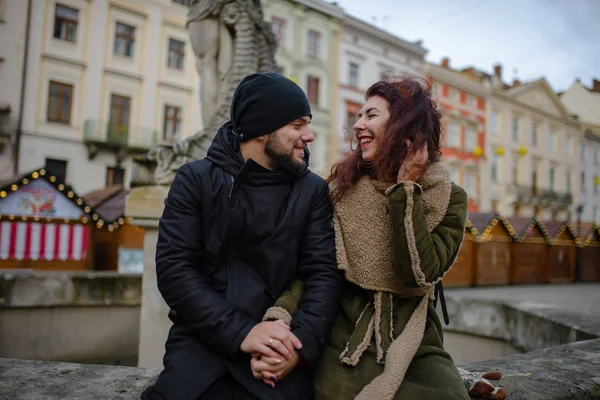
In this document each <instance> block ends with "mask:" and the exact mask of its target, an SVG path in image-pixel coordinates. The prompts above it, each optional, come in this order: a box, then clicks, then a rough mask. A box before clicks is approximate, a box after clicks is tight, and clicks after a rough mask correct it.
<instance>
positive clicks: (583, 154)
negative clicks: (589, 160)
mask: <svg viewBox="0 0 600 400" xmlns="http://www.w3.org/2000/svg"><path fill="white" fill-rule="evenodd" d="M579 153H580V154H581V161H585V145H584V144H583V143H582V144H581V146H580V148H579Z"/></svg>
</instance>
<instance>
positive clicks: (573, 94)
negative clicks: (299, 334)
mask: <svg viewBox="0 0 600 400" xmlns="http://www.w3.org/2000/svg"><path fill="white" fill-rule="evenodd" d="M560 99H561V101H562V103H563V104H564V105H565V107H566V108H567V109H568V110H569V112H570V113H572V114H574V115H576V116H577V117H578V118H579V121H580V122H581V126H582V131H583V137H582V142H581V146H580V148H579V154H578V157H579V185H580V187H579V199H580V200H579V203H578V205H579V206H580V210H581V219H582V220H583V221H595V222H598V223H600V81H599V80H597V79H594V80H593V81H592V85H591V86H590V87H587V86H585V85H584V84H583V83H581V81H579V80H576V81H575V82H573V84H572V85H571V87H569V89H568V90H567V91H566V92H564V93H562V94H561V96H560Z"/></svg>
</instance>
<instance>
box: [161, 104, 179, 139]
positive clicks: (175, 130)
mask: <svg viewBox="0 0 600 400" xmlns="http://www.w3.org/2000/svg"><path fill="white" fill-rule="evenodd" d="M180 132H181V108H180V107H174V106H169V105H165V114H164V122H163V139H165V140H174V139H178V138H179V134H180Z"/></svg>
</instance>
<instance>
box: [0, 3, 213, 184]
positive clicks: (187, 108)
mask: <svg viewBox="0 0 600 400" xmlns="http://www.w3.org/2000/svg"><path fill="white" fill-rule="evenodd" d="M184 3H185V1H184V0H177V1H172V0H94V1H87V0H44V1H39V2H37V1H36V2H35V6H34V7H32V9H31V10H30V17H29V18H30V21H29V25H30V30H29V37H28V41H27V42H28V43H27V63H26V65H25V68H26V79H25V82H26V85H25V87H24V89H25V90H24V92H23V95H24V96H25V97H24V99H25V100H24V102H25V107H24V108H23V115H22V133H21V136H20V152H19V163H18V166H17V167H18V168H17V169H18V172H26V171H30V170H33V169H36V168H40V167H43V166H46V168H47V169H48V170H50V171H52V173H53V174H55V175H57V176H60V177H61V179H64V180H65V181H66V182H67V183H69V184H71V185H72V186H73V187H74V188H75V190H76V191H78V192H80V193H84V192H87V191H90V190H92V189H96V188H101V187H104V186H106V185H111V184H123V185H125V186H128V182H129V175H130V170H131V163H132V161H131V160H132V157H133V156H135V155H136V154H143V153H144V152H146V151H147V150H148V149H149V148H151V147H152V146H154V145H155V144H157V143H159V142H161V141H167V142H168V141H172V140H174V139H178V138H182V137H184V136H186V135H190V134H193V133H194V132H196V131H198V130H200V129H201V128H202V121H201V116H200V115H201V113H200V104H199V88H198V83H199V82H198V76H197V72H196V66H195V62H196V60H195V56H194V54H193V52H192V50H191V46H190V45H189V38H188V33H187V30H186V28H185V24H186V17H187V7H186V6H185V4H184ZM27 4H28V2H27V1H13V2H10V4H5V5H4V7H5V9H6V8H9V7H10V12H14V13H18V14H19V15H26V14H27V12H26V9H27ZM23 10H25V11H23ZM25 24H26V21H25V20H22V21H21V23H20V24H16V25H17V27H19V26H24V25H25ZM15 34H16V33H15ZM9 71H10V73H11V76H6V77H4V76H3V80H4V79H9V80H18V79H19V77H18V75H17V74H16V71H15V70H13V69H10V70H9Z"/></svg>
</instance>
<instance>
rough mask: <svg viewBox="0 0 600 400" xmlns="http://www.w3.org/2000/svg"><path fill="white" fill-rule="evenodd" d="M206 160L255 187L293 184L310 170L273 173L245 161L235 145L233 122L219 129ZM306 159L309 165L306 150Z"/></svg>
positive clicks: (253, 162)
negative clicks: (295, 172)
mask: <svg viewBox="0 0 600 400" xmlns="http://www.w3.org/2000/svg"><path fill="white" fill-rule="evenodd" d="M206 158H207V159H208V160H210V161H211V162H212V163H214V164H215V165H216V166H218V167H219V168H221V169H223V170H225V171H226V172H227V173H229V174H230V175H232V176H233V177H235V180H236V181H244V182H247V183H252V184H254V185H273V184H279V183H286V182H293V181H295V180H296V179H299V178H300V177H302V176H304V175H306V174H308V173H309V170H308V168H307V169H306V170H304V171H303V172H302V173H299V174H291V173H288V172H280V171H271V170H269V169H267V168H265V167H263V166H262V165H260V164H259V163H257V162H256V161H254V160H252V159H249V160H247V161H244V159H243V158H242V153H241V152H240V150H239V148H238V146H235V145H234V134H233V129H232V124H231V121H229V122H226V123H225V124H224V125H223V126H221V128H219V131H218V132H217V135H216V136H215V138H214V140H213V142H212V144H211V145H210V148H209V149H208V153H207V156H206ZM304 159H305V161H306V162H307V164H308V160H309V153H308V150H305V155H304Z"/></svg>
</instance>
